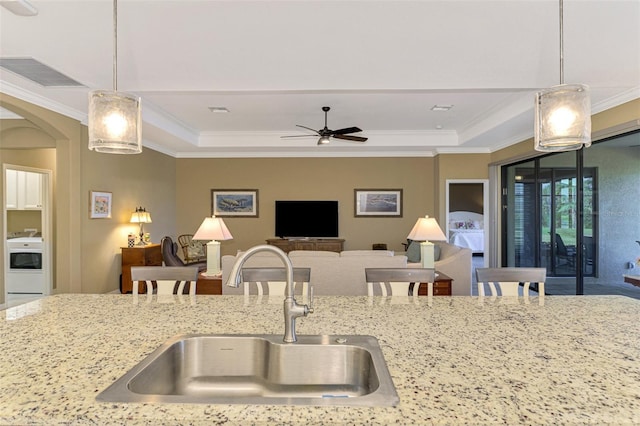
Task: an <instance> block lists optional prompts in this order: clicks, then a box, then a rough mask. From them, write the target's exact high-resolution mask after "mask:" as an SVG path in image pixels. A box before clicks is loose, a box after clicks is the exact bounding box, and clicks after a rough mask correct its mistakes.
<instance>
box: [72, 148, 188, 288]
mask: <svg viewBox="0 0 640 426" xmlns="http://www.w3.org/2000/svg"><path fill="white" fill-rule="evenodd" d="M175 163H176V161H175V159H174V158H173V157H169V156H167V155H164V154H161V153H158V152H157V151H153V150H151V149H147V148H145V149H143V150H142V153H141V154H137V155H113V154H101V153H97V152H94V151H89V149H84V150H83V151H82V176H83V179H82V189H81V193H82V205H83V207H84V208H83V215H82V248H83V258H82V284H83V287H82V292H83V293H106V292H109V291H113V290H116V289H117V288H118V283H119V276H120V272H121V262H122V259H121V247H126V245H127V234H128V233H129V232H133V233H135V234H136V235H137V234H138V232H139V226H138V225H135V224H132V223H129V220H130V219H131V213H132V212H133V211H134V210H135V208H136V207H137V206H142V207H144V208H146V210H147V211H148V212H149V214H150V215H151V220H152V221H153V222H152V223H150V224H146V225H145V226H144V231H145V232H149V233H150V234H151V241H152V242H153V243H159V242H160V238H161V237H162V236H163V235H172V234H174V230H175V223H176V203H175V199H176V196H175V193H176V189H175V185H176V172H175ZM91 191H101V192H111V193H112V201H113V204H112V215H111V219H91V218H89V214H88V212H89V205H90V204H89V203H90V198H89V194H90V192H91ZM95 271H100V273H99V274H96V273H95Z"/></svg>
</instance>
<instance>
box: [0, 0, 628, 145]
mask: <svg viewBox="0 0 640 426" xmlns="http://www.w3.org/2000/svg"><path fill="white" fill-rule="evenodd" d="M31 3H32V4H33V5H34V6H35V7H36V8H37V9H38V15H37V16H33V17H23V16H16V15H14V14H12V13H11V12H9V11H8V10H6V9H4V8H1V7H0V57H1V58H12V57H31V58H34V59H36V60H38V61H40V62H42V63H44V64H46V65H48V66H50V67H52V68H54V69H55V70H57V71H60V72H61V73H63V74H65V75H67V76H69V77H71V78H73V79H75V80H77V81H79V82H81V83H82V84H84V85H85V86H86V87H81V88H45V87H42V86H39V85H38V84H36V83H33V82H31V81H30V80H27V79H25V78H23V77H20V76H18V75H15V74H13V73H11V72H9V71H6V70H5V69H3V68H0V85H1V86H0V90H1V91H2V92H4V93H7V94H10V95H12V96H17V97H19V98H21V99H25V100H28V101H30V102H33V103H36V104H38V105H43V106H46V107H47V108H50V109H53V110H56V111H59V112H61V113H63V114H66V115H69V116H72V117H75V118H78V119H80V120H83V121H84V122H86V112H87V93H88V92H89V91H90V90H95V89H107V90H110V89H112V69H113V68H112V55H113V26H112V25H113V23H112V3H111V1H110V0H70V1H56V0H41V1H38V0H32V1H31ZM558 15H559V12H558V1H557V0H528V1H527V0H495V1H486V0H468V1H463V0H446V1H445V0H422V1H420V0H416V1H397V0H388V1H384V0H383V1H367V0H352V1H348V0H347V1H326V0H322V1H318V0H290V1H272V0H262V1H260V0H258V1H243V0H233V1H218V0H208V1H207V0H176V1H168V0H120V1H119V2H118V37H119V49H118V90H120V91H126V92H131V93H135V94H137V95H139V96H141V97H142V99H143V120H144V127H143V138H144V144H145V145H146V146H148V147H152V148H154V149H158V150H160V151H162V152H166V153H168V154H171V155H174V156H176V157H212V156H214V157H227V156H262V157H269V156H358V155H367V156H383V155H384V156H386V155H403V156H405V155H407V156H418V155H425V156H428V155H434V154H436V153H442V152H491V151H493V150H496V149H499V148H502V147H504V146H508V145H510V144H513V143H516V142H519V141H521V140H524V139H526V138H528V137H531V136H532V134H533V98H534V93H535V91H536V90H537V89H540V88H545V87H549V86H553V85H556V84H558V83H559V81H560V77H559V28H558V27H559V24H558V20H559V16H558ZM564 44H565V47H564V56H565V82H566V83H582V84H587V85H589V86H590V87H591V91H592V93H591V95H592V110H593V112H594V113H596V112H599V111H602V110H605V109H608V108H611V107H613V106H616V105H619V104H621V103H623V102H626V101H629V100H631V99H635V98H639V97H640V0H565V1H564ZM436 104H449V105H454V107H453V109H451V110H450V111H447V112H435V111H431V107H433V106H434V105H436ZM325 105H327V106H330V107H331V108H332V109H331V111H330V112H329V123H328V124H329V128H331V129H338V128H342V127H350V126H358V127H360V128H361V129H363V130H364V131H363V132H362V133H361V134H359V135H362V136H366V137H368V138H369V140H368V141H367V142H366V143H364V144H354V143H349V142H344V141H336V140H333V141H332V143H331V144H330V145H329V146H320V147H319V146H316V141H317V138H314V137H310V138H294V139H282V138H280V136H282V135H296V134H303V132H304V129H300V128H298V127H296V126H295V125H296V124H301V125H304V126H308V127H312V128H316V129H320V128H322V127H323V125H324V116H323V112H322V110H321V108H322V106H325ZM210 106H224V107H227V108H228V109H229V110H230V113H228V114H214V113H212V112H210V111H209V109H208V107H210Z"/></svg>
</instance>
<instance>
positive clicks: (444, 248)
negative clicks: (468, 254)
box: [435, 241, 461, 260]
mask: <svg viewBox="0 0 640 426" xmlns="http://www.w3.org/2000/svg"><path fill="white" fill-rule="evenodd" d="M435 246H436V247H435V249H436V251H437V252H439V253H437V254H436V255H435V260H441V259H446V258H447V257H450V256H453V255H455V254H456V253H457V252H459V251H460V248H461V247H458V246H456V245H453V244H448V243H445V242H444V241H443V242H436V243H435Z"/></svg>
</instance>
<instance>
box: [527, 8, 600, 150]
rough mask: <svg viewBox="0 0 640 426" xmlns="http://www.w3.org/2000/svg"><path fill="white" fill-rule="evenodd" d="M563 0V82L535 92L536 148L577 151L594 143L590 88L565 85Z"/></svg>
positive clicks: (561, 45) (561, 53)
mask: <svg viewBox="0 0 640 426" xmlns="http://www.w3.org/2000/svg"><path fill="white" fill-rule="evenodd" d="M559 1H560V85H558V86H553V87H550V88H548V89H544V90H541V91H539V92H538V93H536V101H535V102H536V104H535V129H534V135H535V136H534V144H535V145H534V147H535V149H536V151H544V152H557V151H574V150H578V149H580V148H582V147H583V146H584V147H585V148H588V147H590V146H591V101H590V99H589V87H588V86H586V85H584V84H564V34H563V33H564V29H563V14H564V10H563V0H559Z"/></svg>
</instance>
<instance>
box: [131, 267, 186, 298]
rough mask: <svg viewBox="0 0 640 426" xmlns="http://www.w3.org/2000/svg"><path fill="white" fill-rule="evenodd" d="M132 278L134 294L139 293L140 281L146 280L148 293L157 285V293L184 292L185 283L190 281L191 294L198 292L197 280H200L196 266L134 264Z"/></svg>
mask: <svg viewBox="0 0 640 426" xmlns="http://www.w3.org/2000/svg"><path fill="white" fill-rule="evenodd" d="M131 280H132V281H133V282H134V283H136V284H134V285H133V294H134V295H135V294H138V284H137V282H138V281H144V282H145V284H146V288H147V294H149V293H151V292H153V285H154V284H155V285H156V288H157V290H156V293H157V294H158V295H164V294H182V293H183V292H184V286H185V284H187V283H189V294H190V295H195V294H196V282H197V281H198V268H197V267H196V266H132V267H131Z"/></svg>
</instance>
